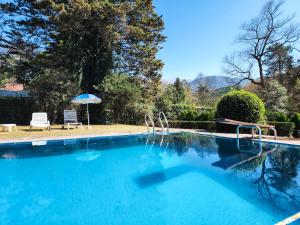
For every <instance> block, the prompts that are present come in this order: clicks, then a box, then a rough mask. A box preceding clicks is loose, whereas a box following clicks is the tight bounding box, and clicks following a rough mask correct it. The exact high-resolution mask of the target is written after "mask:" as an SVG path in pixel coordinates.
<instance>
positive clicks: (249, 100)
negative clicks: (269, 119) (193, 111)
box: [216, 90, 266, 123]
mask: <svg viewBox="0 0 300 225" xmlns="http://www.w3.org/2000/svg"><path fill="white" fill-rule="evenodd" d="M265 111H266V110H265V106H264V103H263V102H262V100H261V99H260V98H259V97H258V96H257V95H256V94H253V93H251V92H247V91H244V90H234V91H230V92H228V93H227V94H225V95H224V96H223V97H222V98H221V100H220V101H219V103H218V105H217V112H216V117H217V118H227V119H233V120H239V121H243V122H250V123H263V122H264V121H265Z"/></svg>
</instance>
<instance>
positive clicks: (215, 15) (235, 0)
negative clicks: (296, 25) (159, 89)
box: [154, 0, 300, 82]
mask: <svg viewBox="0 0 300 225" xmlns="http://www.w3.org/2000/svg"><path fill="white" fill-rule="evenodd" d="M265 2H266V0H185V1H182V0H154V5H155V7H156V11H157V12H158V13H159V14H160V15H162V16H163V20H164V22H165V31H164V34H165V35H166V36H167V40H166V42H165V43H164V44H163V47H164V48H163V49H162V50H161V51H160V52H159V55H158V57H159V58H160V59H162V60H163V62H164V63H165V66H164V69H163V80H165V81H169V82H170V81H173V80H174V79H175V78H176V77H180V78H184V79H189V80H191V79H193V78H195V77H196V76H197V74H198V73H199V72H203V73H204V74H206V75H222V74H223V72H222V66H223V64H222V62H223V59H224V56H225V55H228V54H230V53H231V52H233V51H234V49H236V48H237V46H236V45H235V40H236V37H237V35H238V34H239V31H240V27H241V25H242V24H243V23H244V22H245V21H248V20H249V19H251V18H253V17H255V16H256V15H257V14H258V13H259V11H260V10H261V8H262V6H263V5H264V3H265ZM283 11H284V13H285V14H287V15H291V14H294V15H295V16H296V19H297V20H298V21H300V0H286V1H285V4H284V5H283Z"/></svg>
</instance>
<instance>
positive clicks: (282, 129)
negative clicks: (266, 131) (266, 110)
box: [268, 122, 295, 137]
mask: <svg viewBox="0 0 300 225" xmlns="http://www.w3.org/2000/svg"><path fill="white" fill-rule="evenodd" d="M268 124H270V125H274V126H275V129H276V130H277V134H278V136H287V137H290V136H292V135H293V132H294V128H295V124H294V123H292V122H269V123H268Z"/></svg>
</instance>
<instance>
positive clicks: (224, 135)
mask: <svg viewBox="0 0 300 225" xmlns="http://www.w3.org/2000/svg"><path fill="white" fill-rule="evenodd" d="M170 130H171V131H170V133H179V132H185V133H192V134H200V135H204V136H209V137H217V138H226V139H236V138H237V137H236V134H234V133H216V132H207V131H199V130H195V129H176V128H172V129H170ZM139 134H141V135H146V134H148V132H142V131H139V132H115V133H107V134H93V135H70V136H54V137H37V138H34V137H26V138H20V139H15V140H14V139H8V140H0V144H12V143H26V142H36V141H57V140H68V139H83V138H97V137H113V136H128V135H139ZM250 136H251V135H249V134H240V137H241V138H244V137H250ZM254 140H255V141H258V140H257V139H254ZM262 142H266V143H273V144H284V145H290V146H300V139H291V140H290V139H288V140H281V139H279V140H272V139H269V138H264V137H263V138H262Z"/></svg>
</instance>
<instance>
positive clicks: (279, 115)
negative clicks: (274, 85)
mask: <svg viewBox="0 0 300 225" xmlns="http://www.w3.org/2000/svg"><path fill="white" fill-rule="evenodd" d="M266 117H267V121H276V122H290V121H289V115H288V114H287V113H283V112H270V111H268V112H267V113H266Z"/></svg>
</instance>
